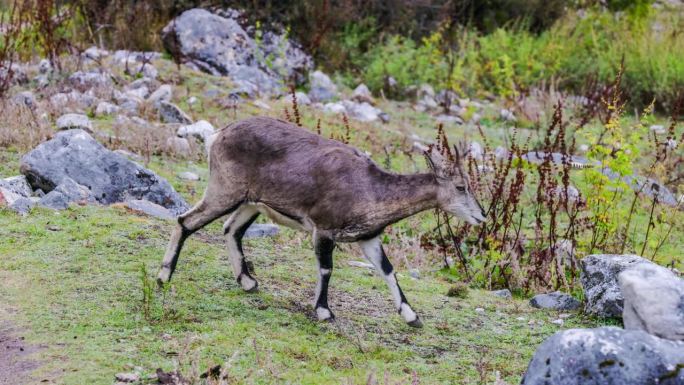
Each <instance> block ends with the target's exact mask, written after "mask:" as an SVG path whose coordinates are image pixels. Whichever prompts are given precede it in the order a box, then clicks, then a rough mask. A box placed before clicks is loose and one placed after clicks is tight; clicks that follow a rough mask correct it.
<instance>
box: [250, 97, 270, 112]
mask: <svg viewBox="0 0 684 385" xmlns="http://www.w3.org/2000/svg"><path fill="white" fill-rule="evenodd" d="M252 104H253V105H255V106H256V107H259V108H261V109H262V110H266V111H270V110H271V106H269V105H268V103H266V102H264V101H263V100H260V99H256V100H253V101H252Z"/></svg>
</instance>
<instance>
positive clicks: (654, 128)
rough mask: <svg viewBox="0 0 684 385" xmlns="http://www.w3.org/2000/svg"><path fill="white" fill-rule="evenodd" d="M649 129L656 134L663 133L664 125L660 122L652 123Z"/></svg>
mask: <svg viewBox="0 0 684 385" xmlns="http://www.w3.org/2000/svg"><path fill="white" fill-rule="evenodd" d="M649 130H651V131H653V132H655V133H656V134H664V133H665V126H663V125H661V124H654V125H651V127H649Z"/></svg>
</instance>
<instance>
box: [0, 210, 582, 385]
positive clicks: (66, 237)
mask: <svg viewBox="0 0 684 385" xmlns="http://www.w3.org/2000/svg"><path fill="white" fill-rule="evenodd" d="M171 227H172V224H170V223H168V222H163V221H160V220H156V219H150V218H146V217H139V216H136V215H134V214H132V213H129V212H126V211H125V210H124V209H118V208H114V207H110V208H105V207H75V208H73V209H69V210H67V211H64V212H58V213H56V212H52V211H49V210H42V209H39V210H36V211H35V212H34V213H33V214H32V215H31V216H30V217H26V218H22V219H19V218H18V217H17V216H16V215H15V214H13V213H11V212H8V211H2V212H0V237H1V238H2V239H3V242H2V244H0V255H2V258H1V259H0V280H2V282H3V285H2V286H0V298H2V300H1V301H0V305H1V306H2V307H5V308H9V309H13V310H14V311H15V312H16V313H15V316H14V319H15V322H18V323H20V324H21V325H23V326H25V327H27V333H26V334H25V336H26V337H27V340H28V342H29V343H32V344H35V345H41V346H45V348H44V349H42V350H41V351H40V353H39V354H38V356H37V359H38V360H39V361H41V362H42V366H41V368H40V369H39V370H38V371H37V372H36V373H35V376H34V379H35V381H36V382H40V381H43V380H47V382H48V383H64V384H109V383H111V382H112V381H113V378H114V374H115V373H117V372H122V371H129V370H131V369H132V368H133V367H140V368H141V369H142V373H143V374H145V375H149V374H152V373H153V372H154V370H155V369H156V368H157V367H161V368H163V369H165V370H171V369H173V368H174V367H175V365H180V368H181V370H182V371H183V372H184V373H192V372H193V371H196V372H197V371H198V372H199V373H201V372H204V371H205V370H207V368H209V367H211V366H214V365H217V364H223V363H224V362H226V361H229V362H230V371H229V372H230V375H231V377H232V378H234V379H236V380H237V381H238V382H239V383H255V384H265V383H293V384H295V383H302V384H322V383H326V384H327V383H331V384H337V383H342V382H344V381H345V380H351V382H353V383H365V380H366V378H367V376H368V375H369V374H371V373H375V375H376V376H377V377H380V378H382V377H383V376H385V375H386V376H388V377H389V378H390V379H392V380H397V381H399V382H401V383H409V382H410V380H411V378H412V377H413V375H414V374H413V373H414V372H415V375H416V376H417V377H418V378H419V379H420V383H423V384H430V383H435V384H436V383H440V384H444V383H458V384H478V383H487V382H491V381H492V380H493V378H494V377H493V376H494V371H499V372H501V375H502V378H504V379H506V380H507V381H509V382H512V383H514V382H517V381H518V380H519V378H520V376H521V374H522V372H523V371H524V369H525V367H526V364H527V362H528V360H529V359H530V357H531V355H532V353H533V352H534V350H535V348H536V346H537V345H538V344H539V343H540V342H541V341H542V340H543V339H544V338H545V337H547V336H549V335H551V334H552V333H554V332H555V331H557V330H559V326H557V325H555V324H552V323H550V321H551V320H553V319H556V318H558V314H556V313H554V312H545V311H540V310H534V309H532V308H531V307H530V306H529V305H528V304H527V301H525V300H523V299H513V300H505V299H501V298H498V297H495V296H494V295H492V294H491V293H488V292H486V291H471V292H470V295H469V296H468V297H467V298H465V299H459V298H453V297H447V296H446V295H445V294H446V292H447V290H448V287H449V283H448V282H445V281H443V280H440V279H439V278H438V277H437V276H433V275H431V274H427V276H424V277H421V279H420V280H414V279H411V278H409V276H408V274H406V273H405V271H399V276H400V280H401V282H402V284H403V286H404V288H405V291H406V293H407V296H408V297H409V299H410V300H411V301H412V303H413V304H414V306H415V308H416V309H417V310H418V311H419V313H420V314H421V316H422V317H423V319H424V321H425V324H426V327H425V328H424V329H421V330H414V329H411V328H410V327H408V326H406V325H404V323H403V322H402V321H401V319H400V317H399V316H398V315H397V314H396V312H395V311H394V309H393V307H392V305H391V301H390V298H389V293H388V292H387V290H386V288H385V287H384V284H383V282H382V281H381V279H380V278H378V277H375V276H373V274H371V273H370V272H368V271H366V270H365V269H362V268H358V267H351V266H349V265H348V264H347V261H349V260H356V259H359V253H358V251H357V250H356V249H355V248H351V247H343V248H342V250H338V251H337V252H336V270H335V274H334V277H333V281H332V289H331V293H330V300H331V307H332V309H333V311H335V312H336V315H337V317H338V321H337V322H336V323H335V324H325V323H319V322H318V321H316V320H314V319H313V311H312V308H311V306H310V305H309V302H310V301H311V298H312V297H313V291H314V287H315V277H316V272H315V263H314V260H313V258H314V257H313V253H312V251H311V247H310V241H309V239H307V238H305V237H302V236H301V235H299V234H298V233H294V232H290V231H287V230H286V231H283V232H282V233H281V234H280V235H279V236H277V237H276V238H274V239H259V240H250V241H248V242H247V245H246V254H247V255H248V258H249V259H250V260H252V261H253V262H254V265H255V270H256V277H257V279H258V280H259V281H260V288H261V290H260V292H258V293H256V294H245V293H243V292H242V291H241V290H240V288H239V287H238V285H237V284H236V282H235V281H234V279H233V277H232V273H231V272H230V268H229V265H228V263H227V262H226V261H225V260H224V259H225V258H224V256H225V252H224V250H223V248H222V239H221V237H220V236H219V235H220V229H219V227H218V225H214V226H213V228H209V229H207V230H205V231H202V232H201V233H199V234H198V235H196V236H194V237H193V238H192V239H191V240H190V241H189V242H188V243H187V246H186V249H185V250H184V253H183V256H182V259H181V262H180V264H179V269H178V273H177V275H176V276H175V277H174V281H173V283H172V285H171V287H170V290H168V291H165V292H161V291H159V290H157V289H156V287H155V286H154V285H153V280H152V277H153V276H154V273H155V272H156V269H157V267H158V265H159V262H160V258H161V255H162V253H163V248H164V246H165V243H166V238H167V236H168V233H169V231H170V229H171ZM146 288H147V289H146ZM478 307H481V308H484V309H485V312H484V313H483V314H480V313H477V312H476V311H475V308H478ZM519 317H521V318H519ZM565 321H566V322H565V325H564V326H563V327H577V326H582V327H586V326H593V325H595V322H594V321H591V320H587V319H583V318H582V317H580V316H579V315H577V314H572V315H570V317H569V318H567V319H566V320H565Z"/></svg>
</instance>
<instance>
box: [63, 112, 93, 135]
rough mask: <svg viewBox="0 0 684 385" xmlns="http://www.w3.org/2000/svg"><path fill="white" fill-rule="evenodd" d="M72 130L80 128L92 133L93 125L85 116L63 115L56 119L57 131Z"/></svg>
mask: <svg viewBox="0 0 684 385" xmlns="http://www.w3.org/2000/svg"><path fill="white" fill-rule="evenodd" d="M72 128H80V129H82V130H85V131H88V132H93V124H92V123H91V122H90V119H88V117H87V116H85V115H81V114H64V115H62V116H60V117H59V118H58V119H57V129H58V130H70V129H72Z"/></svg>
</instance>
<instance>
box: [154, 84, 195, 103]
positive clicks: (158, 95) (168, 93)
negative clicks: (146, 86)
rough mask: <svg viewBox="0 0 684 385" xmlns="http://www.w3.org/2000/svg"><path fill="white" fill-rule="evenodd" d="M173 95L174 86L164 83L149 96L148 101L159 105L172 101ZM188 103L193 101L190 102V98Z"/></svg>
mask: <svg viewBox="0 0 684 385" xmlns="http://www.w3.org/2000/svg"><path fill="white" fill-rule="evenodd" d="M172 96H173V87H172V86H171V85H170V84H162V85H161V86H159V88H157V89H156V90H155V91H154V92H153V93H152V94H151V95H150V96H148V97H147V101H148V102H150V103H152V104H153V105H158V104H159V103H161V102H170V101H171V97H172ZM193 98H194V96H193ZM195 99H197V98H195ZM188 104H193V103H190V100H188Z"/></svg>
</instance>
